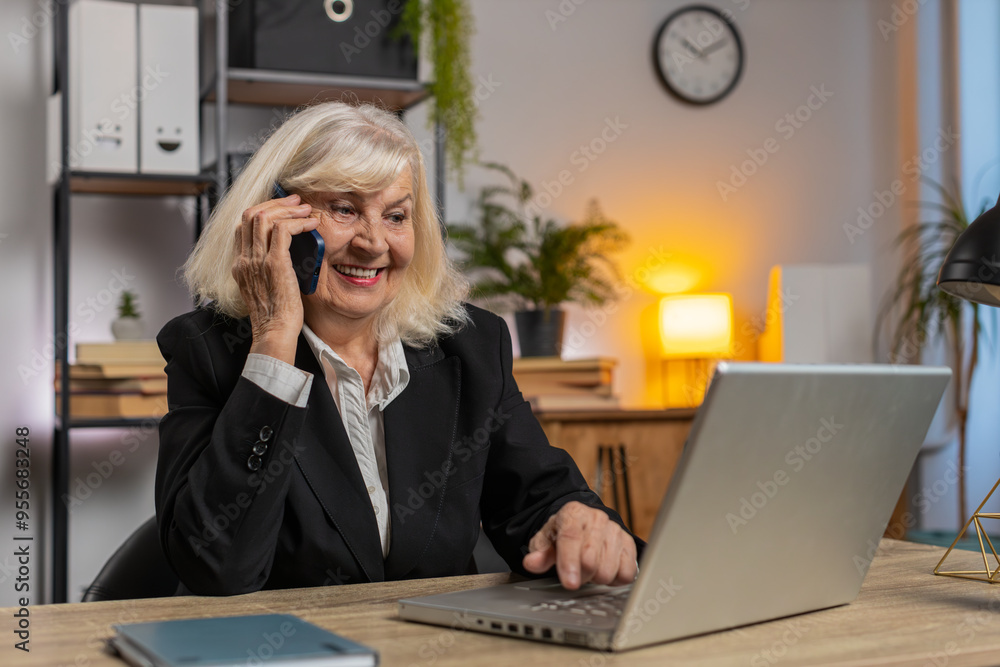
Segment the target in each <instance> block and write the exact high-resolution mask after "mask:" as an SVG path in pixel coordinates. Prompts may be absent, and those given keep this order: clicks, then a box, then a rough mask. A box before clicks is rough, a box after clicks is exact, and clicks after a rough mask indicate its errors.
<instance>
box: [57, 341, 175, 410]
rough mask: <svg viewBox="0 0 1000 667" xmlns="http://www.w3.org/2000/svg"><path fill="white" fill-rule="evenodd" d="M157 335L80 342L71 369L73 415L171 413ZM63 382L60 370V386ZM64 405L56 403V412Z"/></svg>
mask: <svg viewBox="0 0 1000 667" xmlns="http://www.w3.org/2000/svg"><path fill="white" fill-rule="evenodd" d="M163 367H164V361H163V357H162V356H161V355H160V350H159V348H158V347H157V346H156V341H155V340H121V341H115V342H113V343H79V344H77V346H76V363H75V364H73V365H71V366H70V370H69V391H70V399H69V410H70V414H71V415H72V416H73V417H83V418H105V419H106V418H118V417H162V416H163V415H165V414H166V413H167V375H166V373H165V372H164V370H163ZM60 389H61V382H60V378H59V375H58V372H57V374H56V390H57V391H59V390H60ZM60 407H61V406H60V405H59V404H58V402H57V403H56V412H57V414H58V412H59V409H60Z"/></svg>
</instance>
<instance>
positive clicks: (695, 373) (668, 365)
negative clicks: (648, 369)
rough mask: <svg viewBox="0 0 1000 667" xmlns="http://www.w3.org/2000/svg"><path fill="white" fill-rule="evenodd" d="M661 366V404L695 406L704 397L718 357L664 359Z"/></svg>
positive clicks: (672, 406)
mask: <svg viewBox="0 0 1000 667" xmlns="http://www.w3.org/2000/svg"><path fill="white" fill-rule="evenodd" d="M662 363H663V366H662V371H663V372H662V380H663V405H664V406H665V407H667V408H696V407H698V406H699V405H701V402H702V401H703V400H704V399H705V392H706V391H707V390H708V385H709V383H710V382H711V381H712V375H713V374H714V373H715V366H716V365H717V364H718V363H719V360H718V359H665V360H663V362H662Z"/></svg>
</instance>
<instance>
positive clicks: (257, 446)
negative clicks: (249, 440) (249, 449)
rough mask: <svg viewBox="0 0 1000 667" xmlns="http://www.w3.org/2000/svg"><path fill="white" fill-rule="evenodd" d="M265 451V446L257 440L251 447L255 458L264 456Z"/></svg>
mask: <svg viewBox="0 0 1000 667" xmlns="http://www.w3.org/2000/svg"><path fill="white" fill-rule="evenodd" d="M266 451H267V445H265V444H264V443H263V442H261V441H260V440H258V441H257V442H255V443H254V445H253V453H254V454H255V455H257V456H264V452H266Z"/></svg>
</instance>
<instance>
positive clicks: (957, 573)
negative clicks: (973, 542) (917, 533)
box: [934, 479, 1000, 584]
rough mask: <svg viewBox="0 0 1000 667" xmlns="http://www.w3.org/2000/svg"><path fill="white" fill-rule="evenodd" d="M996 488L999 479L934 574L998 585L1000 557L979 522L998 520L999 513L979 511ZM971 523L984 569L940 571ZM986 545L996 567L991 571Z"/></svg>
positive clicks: (999, 579)
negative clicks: (974, 530)
mask: <svg viewBox="0 0 1000 667" xmlns="http://www.w3.org/2000/svg"><path fill="white" fill-rule="evenodd" d="M998 486H1000V479H998V480H997V483H996V484H994V485H993V488H992V489H990V492H989V493H987V494H986V497H985V498H983V502H981V503H979V507H977V508H976V511H975V512H973V513H972V516H971V517H969V520H968V521H966V522H965V525H964V526H962V532H960V533H959V534H958V537H956V538H955V541H954V542H952V543H951V546H950V547H948V550H947V551H945V552H944V556H942V557H941V560H940V561H939V562H938V564H937V567H935V568H934V574H938V575H941V576H944V577H958V578H960V579H973V580H975V581H985V582H988V583H991V584H1000V556H998V555H997V550H996V548H995V547H994V546H993V542H992V541H991V540H990V536H989V535H987V534H986V531H985V530H984V529H983V525H982V523H981V522H980V519H1000V513H996V512H982V511H981V510H982V509H983V506H984V505H986V501H988V500H989V499H990V496H992V495H993V492H994V491H996V490H997V487H998ZM973 523H975V524H976V535H977V536H978V537H979V549H980V551H982V553H983V568H984V569H982V570H950V571H946V572H945V571H942V570H941V566H942V565H944V561H945V559H946V558H948V554H950V553H951V550H952V549H954V548H955V545H956V544H958V541H959V540H961V539H962V538H963V537H964V536H965V534H966V532H968V530H969V526H970V525H971V524H973ZM987 545H988V546H989V548H990V553H991V554H992V555H993V562H995V563H996V566H995V567H994V568H993V569H992V570H991V569H990V559H989V556H988V555H987V554H986V547H987Z"/></svg>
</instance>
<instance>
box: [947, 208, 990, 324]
mask: <svg viewBox="0 0 1000 667" xmlns="http://www.w3.org/2000/svg"><path fill="white" fill-rule="evenodd" d="M937 284H938V287H940V288H941V289H943V290H944V291H945V292H947V293H948V294H952V295H954V296H957V297H959V298H962V299H966V300H968V301H972V302H975V303H981V304H984V305H987V306H997V307H1000V202H998V204H997V206H994V207H993V208H991V209H990V210H988V211H986V212H985V213H983V214H982V215H981V216H979V217H978V218H976V219H975V221H974V222H973V223H972V224H970V225H969V227H968V229H966V230H965V231H964V232H962V234H961V235H960V236H959V237H958V239H956V240H955V245H954V246H952V248H951V251H950V252H949V253H948V256H947V257H946V258H945V260H944V264H942V265H941V272H940V273H939V274H938V281H937Z"/></svg>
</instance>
